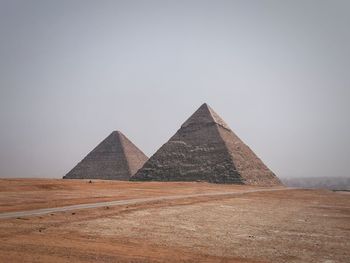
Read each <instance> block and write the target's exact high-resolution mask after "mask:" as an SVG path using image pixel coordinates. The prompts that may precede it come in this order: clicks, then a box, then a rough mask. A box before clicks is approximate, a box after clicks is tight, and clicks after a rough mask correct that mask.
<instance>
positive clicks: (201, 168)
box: [131, 104, 281, 185]
mask: <svg viewBox="0 0 350 263" xmlns="http://www.w3.org/2000/svg"><path fill="white" fill-rule="evenodd" d="M131 180H156V181H207V182H214V183H236V184H251V185H279V184H281V182H280V181H279V180H278V178H277V177H276V176H275V175H274V174H273V173H272V172H271V171H270V170H269V169H268V168H267V167H266V165H264V164H263V162H262V161H261V160H260V159H259V158H258V157H257V156H256V155H255V154H254V153H253V152H252V151H251V150H250V149H249V147H248V146H246V145H245V144H244V143H243V142H242V141H241V140H240V139H239V138H238V137H237V136H236V135H235V134H234V133H233V132H232V130H231V129H230V128H229V126H228V125H227V124H226V123H225V122H224V121H223V120H222V119H221V118H220V116H219V115H217V114H216V113H215V112H214V111H213V110H212V109H211V108H210V107H209V106H208V105H207V104H203V105H202V106H201V107H200V108H199V109H198V110H197V111H196V112H195V113H194V114H193V115H192V116H191V117H190V118H189V119H188V120H187V121H185V123H184V124H183V125H182V126H181V128H180V129H179V130H178V131H177V132H176V133H175V135H174V136H173V137H171V139H170V140H169V141H168V142H167V143H165V144H164V145H163V146H162V147H161V148H160V149H159V150H158V151H157V152H156V153H155V154H154V155H153V156H152V157H151V158H150V159H149V160H148V161H147V162H146V163H145V164H144V166H143V167H142V168H141V169H140V170H139V171H138V172H137V173H136V174H135V175H134V176H132V177H131Z"/></svg>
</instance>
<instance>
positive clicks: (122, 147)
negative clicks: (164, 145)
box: [63, 131, 148, 180]
mask: <svg viewBox="0 0 350 263" xmlns="http://www.w3.org/2000/svg"><path fill="white" fill-rule="evenodd" d="M147 159H148V158H147V156H146V155H145V154H144V153H143V152H142V151H141V150H140V149H139V148H137V147H136V146H135V145H134V144H133V143H132V142H131V141H130V140H129V139H128V138H126V137H125V135H123V134H122V133H121V132H119V131H114V132H112V133H111V134H110V135H109V136H108V137H107V138H106V139H104V140H103V141H102V142H101V143H100V144H99V145H98V146H97V147H96V148H95V149H93V150H92V151H91V152H90V153H89V154H88V155H87V156H86V157H85V158H84V159H83V160H82V161H81V162H79V163H78V164H77V165H76V166H75V167H74V168H73V169H72V170H71V171H70V172H69V173H67V174H66V175H65V176H64V177H63V179H105V180H129V178H130V176H132V175H133V174H135V173H136V171H137V170H138V169H139V168H141V166H142V165H143V164H144V163H145V162H146V161H147Z"/></svg>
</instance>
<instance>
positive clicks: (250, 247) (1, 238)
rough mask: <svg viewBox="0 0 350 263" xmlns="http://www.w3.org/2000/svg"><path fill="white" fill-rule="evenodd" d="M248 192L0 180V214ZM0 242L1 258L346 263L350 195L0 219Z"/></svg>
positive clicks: (304, 193)
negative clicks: (184, 196)
mask: <svg viewBox="0 0 350 263" xmlns="http://www.w3.org/2000/svg"><path fill="white" fill-rule="evenodd" d="M247 189H250V187H246V186H232V185H214V184H206V183H129V182H110V181H94V182H93V183H92V184H89V183H88V181H74V180H67V181H64V180H24V179H23V180H0V208H1V211H2V212H3V211H18V210H30V209H34V208H43V207H53V206H63V205H68V204H77V203H86V202H98V201H100V200H101V201H102V200H103V201H105V200H116V199H120V200H121V199H130V198H140V197H151V196H162V195H178V194H193V193H206V192H218V191H244V190H247ZM11 202H12V203H11ZM0 242H1V246H0V262H328V263H330V262H348V259H349V258H350V195H349V194H346V193H338V192H331V191H326V190H282V191H278V192H260V193H247V194H243V195H240V196H235V197H232V196H231V197H229V196H211V197H208V196H207V197H196V198H187V199H181V200H166V201H158V202H152V203H146V204H138V205H128V206H126V205H125V206H115V207H108V208H107V207H104V208H96V209H87V210H77V211H73V212H72V211H70V212H60V213H55V214H49V215H45V216H40V217H39V216H37V217H27V218H16V219H6V220H4V219H3V220H0Z"/></svg>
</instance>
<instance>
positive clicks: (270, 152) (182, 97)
mask: <svg viewBox="0 0 350 263" xmlns="http://www.w3.org/2000/svg"><path fill="white" fill-rule="evenodd" d="M349 25H350V1H339V0H338V1H335V0H332V1H331V0H330V1H322V0H317V1H310V0H303V1H297V0H291V1H279V0H278V1H262V0H261V1H260V0H259V1H218V0H215V1H214V0H213V1H141V0H140V1H130V0H128V1H101V0H100V1H87V0H86V1H78V0H75V1H71V0H69V1H46V0H45V1H44V0H43V1H31V0H25V1H17V0H7V1H5V0H0V38H1V41H0V125H1V129H0V177H56V178H58V177H61V176H63V175H64V174H65V173H66V172H68V171H69V170H70V169H71V168H72V167H73V166H74V165H75V164H76V163H77V162H78V161H80V160H81V159H82V158H83V157H84V156H85V155H86V154H87V153H88V152H89V151H90V150H92V149H93V148H94V147H95V146H96V145H97V144H98V143H99V142H100V141H101V140H102V139H104V138H105V137H106V136H107V135H108V134H109V133H111V132H112V131H113V130H120V131H122V132H123V133H124V134H125V135H126V136H127V137H129V138H130V139H131V140H132V141H133V142H134V143H135V144H136V145H137V146H138V147H139V148H140V149H142V150H143V151H144V152H145V153H146V154H147V155H148V156H150V155H152V154H153V153H154V152H155V151H156V150H157V149H158V148H159V147H160V146H161V145H162V144H163V143H165V142H166V141H167V140H168V139H169V138H170V137H171V136H172V135H173V134H174V133H175V132H176V130H177V129H178V128H179V127H180V125H181V124H182V123H183V122H184V121H185V120H186V119H187V118H188V117H189V116H190V115H191V114H192V113H193V112H194V111H195V110H196V109H197V108H198V107H199V106H200V105H201V104H202V103H203V102H207V103H208V104H209V105H210V106H211V107H212V108H213V109H214V110H215V111H216V112H217V113H218V114H219V115H220V116H221V117H222V118H223V119H224V120H225V121H226V122H227V123H228V124H229V125H230V127H231V128H232V129H233V130H234V131H235V132H236V133H237V135H238V136H240V137H241V139H242V140H243V141H244V142H246V143H247V144H248V145H249V146H250V147H251V148H252V149H253V151H255V152H256V153H257V155H258V156H259V157H260V158H261V159H262V160H263V161H264V162H265V163H266V164H267V165H268V166H269V167H270V168H271V169H272V170H273V171H274V172H275V173H276V174H277V175H278V176H279V177H280V178H287V177H301V176H305V177H306V176H307V177H309V176H349V168H348V166H349V163H350V150H349V149H350V139H349V134H350V117H349V113H350V106H349V102H350V29H349Z"/></svg>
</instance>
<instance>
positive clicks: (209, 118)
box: [181, 102, 230, 130]
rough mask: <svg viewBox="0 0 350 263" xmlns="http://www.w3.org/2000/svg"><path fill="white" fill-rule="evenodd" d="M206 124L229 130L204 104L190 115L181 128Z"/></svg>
mask: <svg viewBox="0 0 350 263" xmlns="http://www.w3.org/2000/svg"><path fill="white" fill-rule="evenodd" d="M208 123H216V124H217V125H219V126H221V127H223V128H225V129H228V130H230V128H229V127H228V125H227V124H226V123H225V122H224V121H223V119H221V117H220V116H219V115H218V114H217V113H216V112H215V111H214V110H213V109H212V108H211V107H210V106H209V105H208V104H207V103H206V102H204V103H203V104H202V105H201V106H200V107H199V108H198V109H197V110H196V111H195V112H194V113H193V114H192V115H191V117H189V118H188V119H187V121H185V123H184V124H182V126H181V127H186V126H189V125H192V124H196V125H205V124H208Z"/></svg>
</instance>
